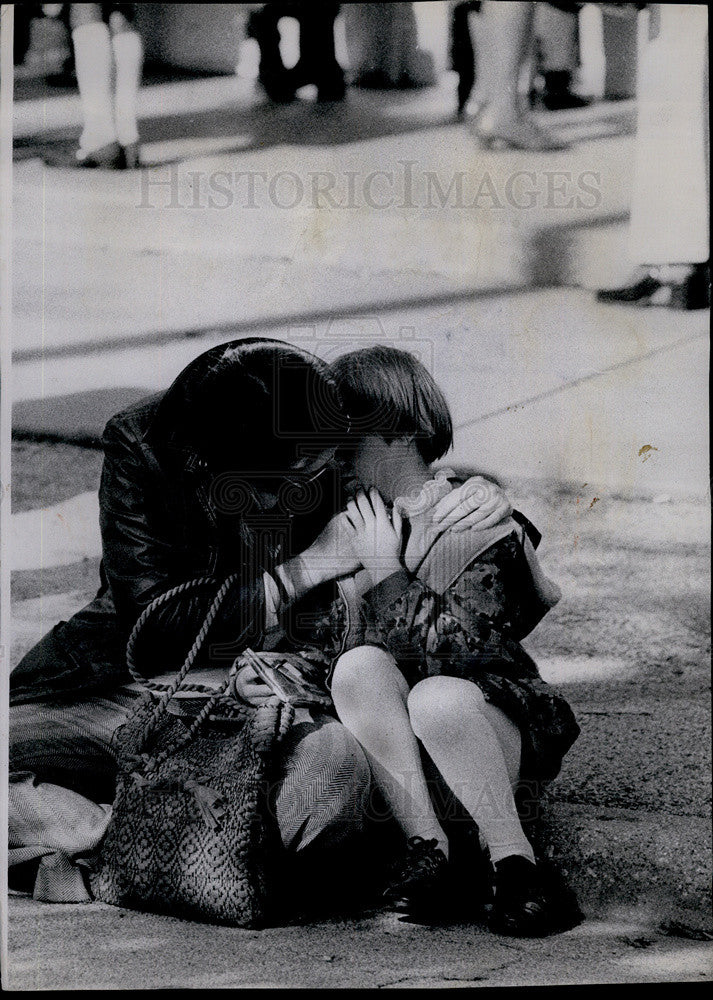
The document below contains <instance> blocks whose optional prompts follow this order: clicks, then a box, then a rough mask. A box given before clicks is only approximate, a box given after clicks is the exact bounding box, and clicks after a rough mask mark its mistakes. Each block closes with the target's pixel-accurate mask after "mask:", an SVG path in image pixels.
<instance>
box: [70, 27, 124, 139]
mask: <svg viewBox="0 0 713 1000" xmlns="http://www.w3.org/2000/svg"><path fill="white" fill-rule="evenodd" d="M72 42H73V43H74V60H75V66H76V73H77V83H78V84H79V96H80V99H81V102H82V114H83V116H84V131H83V132H82V137H81V139H80V140H79V147H80V150H81V152H82V153H91V152H92V151H93V150H95V149H99V148H100V147H101V146H106V145H107V143H110V142H115V141H116V130H115V128H114V109H113V103H112V94H111V77H112V55H111V39H110V37H109V29H108V27H107V26H106V24H104V22H103V21H100V22H97V23H93V24H82V25H80V26H79V27H77V28H75V29H74V30H73V31H72Z"/></svg>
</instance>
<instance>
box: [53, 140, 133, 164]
mask: <svg viewBox="0 0 713 1000" xmlns="http://www.w3.org/2000/svg"><path fill="white" fill-rule="evenodd" d="M43 160H44V162H45V163H46V164H47V166H48V167H77V168H79V169H84V170H87V169H88V170H124V168H125V165H126V159H125V155H124V150H123V148H122V147H121V146H120V145H119V143H118V142H110V143H107V145H106V146H100V148H99V149H93V150H92V151H91V153H87V154H86V155H84V156H78V155H77V153H76V150H62V151H59V150H58V151H56V152H54V151H51V150H50V151H49V152H47V153H46V154H45V155H44V156H43Z"/></svg>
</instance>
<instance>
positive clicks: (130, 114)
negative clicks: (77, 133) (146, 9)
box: [109, 5, 144, 146]
mask: <svg viewBox="0 0 713 1000" xmlns="http://www.w3.org/2000/svg"><path fill="white" fill-rule="evenodd" d="M125 6H131V5H125ZM109 29H110V32H111V36H112V37H111V44H112V49H113V52H114V67H115V73H116V82H115V95H116V96H115V103H114V117H115V121H116V135H117V138H118V140H119V142H120V143H121V145H122V146H132V145H133V144H135V143H137V142H138V141H139V128H138V122H137V106H138V99H139V87H140V86H141V71H142V68H143V63H144V46H143V42H142V40H141V35H140V34H139V33H138V31H136V30H135V29H134V27H133V24H132V23H131V21H130V20H129V19H128V17H127V16H126V14H125V13H123V12H122V11H120V10H114V11H112V13H111V14H110V15H109Z"/></svg>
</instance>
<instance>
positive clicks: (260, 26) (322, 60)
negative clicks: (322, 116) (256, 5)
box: [247, 0, 346, 103]
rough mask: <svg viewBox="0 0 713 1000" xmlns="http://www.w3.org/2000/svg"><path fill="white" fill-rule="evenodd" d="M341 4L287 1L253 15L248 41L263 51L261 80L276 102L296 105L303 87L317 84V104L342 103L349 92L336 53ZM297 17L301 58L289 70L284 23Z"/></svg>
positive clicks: (268, 5)
mask: <svg viewBox="0 0 713 1000" xmlns="http://www.w3.org/2000/svg"><path fill="white" fill-rule="evenodd" d="M338 13H339V4H338V3H329V2H318V3H315V2H312V3H300V2H297V0H285V2H282V3H266V4H263V5H262V7H260V9H258V10H255V11H252V12H251V14H250V18H249V20H248V28H247V31H248V37H250V38H254V39H255V41H256V42H257V44H258V46H259V49H260V68H259V71H258V79H259V81H260V84H261V86H262V87H263V89H264V91H265V93H266V94H267V96H268V97H269V98H270V100H272V101H276V102H280V103H284V102H289V101H293V100H294V99H295V95H296V93H297V91H298V90H299V89H300V87H304V86H306V85H307V84H310V83H313V84H315V85H316V87H317V100H318V101H323V102H328V101H341V100H342V99H343V98H344V94H345V91H346V88H345V82H344V70H343V69H342V67H341V66H340V65H339V63H338V62H337V57H336V54H335V51H334V21H335V18H336V16H337V14H338ZM284 17H293V18H295V20H296V21H297V22H298V24H299V29H300V55H299V59H298V61H297V63H296V65H294V66H292V67H291V68H289V69H288V68H287V67H286V66H285V64H284V62H283V60H282V54H281V52H280V27H279V24H280V21H281V20H282V18H284Z"/></svg>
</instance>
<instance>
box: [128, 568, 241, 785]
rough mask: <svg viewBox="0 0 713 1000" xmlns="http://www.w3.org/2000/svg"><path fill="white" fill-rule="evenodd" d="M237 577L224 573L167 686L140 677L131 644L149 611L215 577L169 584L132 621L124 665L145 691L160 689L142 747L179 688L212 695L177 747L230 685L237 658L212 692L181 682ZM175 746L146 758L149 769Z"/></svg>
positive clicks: (211, 580)
mask: <svg viewBox="0 0 713 1000" xmlns="http://www.w3.org/2000/svg"><path fill="white" fill-rule="evenodd" d="M238 577H239V574H238V573H233V574H232V575H231V576H228V577H227V578H226V579H225V580H224V581H223V583H222V584H221V586H220V587H219V589H218V592H217V594H216V595H215V597H214V598H213V602H212V603H211V606H210V608H209V609H208V613H207V614H206V616H205V618H204V620H203V624H202V625H201V627H200V629H199V630H198V634H197V635H196V638H195V640H194V641H193V645H192V646H191V648H190V650H189V651H188V655H187V656H186V659H185V661H184V663H183V666H182V667H181V669H180V670H179V671H178V673H177V674H176V679H175V680H174V682H173V683H172V684H170V685H165V684H157V683H154V682H152V681H149V680H148V679H147V678H145V677H144V676H143V674H142V673H141V672H140V671H139V669H138V667H137V666H136V663H135V660H134V647H135V645H136V641H137V639H138V637H139V633H140V632H141V630H142V628H143V627H144V625H145V624H146V622H147V620H148V619H149V618H150V617H151V615H152V614H153V612H154V611H155V610H156V609H157V608H159V607H161V606H162V605H164V604H165V603H166V602H167V601H169V600H170V599H171V598H173V597H175V596H176V595H177V594H182V593H185V592H186V591H187V590H191V589H194V588H197V587H201V586H205V585H206V584H208V583H215V579H214V578H213V577H197V578H196V579H195V580H188V581H186V582H185V583H181V584H179V585H178V586H176V587H171V589H170V590H167V591H165V593H163V594H160V595H159V596H158V597H156V598H155V599H154V600H153V601H151V603H150V604H149V605H147V606H146V607H145V608H144V610H143V611H142V612H141V614H140V615H139V618H138V620H137V622H136V624H135V625H134V627H133V629H132V630H131V635H130V636H129V641H128V643H127V646H126V663H127V667H128V669H129V673H130V674H131V676H132V677H133V678H134V680H136V681H138V682H139V683H140V684H142V685H143V686H144V687H146V688H147V689H148V690H151V691H155V692H161V696H160V698H159V699H158V701H157V703H156V706H155V709H154V711H153V712H152V713H151V716H150V718H149V719H148V721H147V723H146V725H145V726H144V729H143V731H142V733H141V747H142V748H143V747H145V746H146V744H147V743H148V741H149V739H150V738H151V735H152V733H153V732H154V730H155V729H156V727H157V726H158V724H159V721H160V720H161V718H162V716H163V715H164V714H165V712H166V709H167V708H168V704H169V702H170V701H171V700H172V698H174V697H175V695H176V693H177V692H178V690H179V689H180V690H183V691H199V692H200V693H201V694H204V693H211V694H212V697H211V698H209V699H208V701H207V702H206V704H205V705H204V706H203V708H202V709H201V711H200V712H199V713H198V715H197V716H196V718H195V719H194V721H193V722H192V724H191V726H190V727H189V729H188V730H187V733H186V740H185V741H184V742H183V743H182V744H181V746H183V745H185V743H188V742H189V741H190V740H191V739H192V738H193V735H194V734H195V733H196V731H197V730H198V728H199V726H201V725H202V723H203V722H204V721H205V720H206V718H207V717H208V716H209V715H210V712H211V711H212V710H213V708H214V707H215V705H216V703H217V702H218V701H219V699H220V698H222V697H223V695H224V694H225V693H226V692H227V690H228V688H229V686H230V682H231V681H232V678H233V674H234V672H235V670H236V668H237V660H235V661H234V662H233V665H232V667H231V669H230V671H229V673H228V677H227V679H226V681H225V684H224V685H223V686H222V687H221V688H220V689H219V690H218V691H215V689H213V688H207V687H206V686H205V685H200V684H184V681H185V678H186V675H187V674H188V671H189V670H190V669H191V667H192V666H193V664H194V663H195V660H196V657H197V656H198V653H199V652H200V650H201V647H202V645H203V643H204V642H205V638H206V635H207V634H208V630H209V629H210V627H211V625H212V624H213V622H214V621H215V617H216V615H217V614H218V611H219V610H220V607H221V605H222V603H223V601H224V600H225V598H226V596H227V594H228V592H229V590H230V588H231V587H232V585H233V584H234V583H235V581H236V580H237V579H238ZM176 749H178V748H177V747H173V748H172V749H171V750H170V751H163V752H162V753H160V754H158V755H157V756H156V757H155V758H152V759H151V760H150V765H151V768H150V769H152V770H153V769H155V768H156V767H157V766H158V764H160V763H162V762H163V761H164V760H166V759H167V758H168V757H169V756H170V754H171V753H175V751H176ZM147 763H149V762H147Z"/></svg>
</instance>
